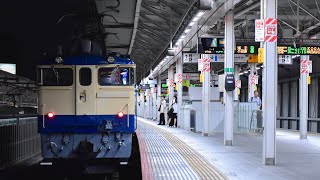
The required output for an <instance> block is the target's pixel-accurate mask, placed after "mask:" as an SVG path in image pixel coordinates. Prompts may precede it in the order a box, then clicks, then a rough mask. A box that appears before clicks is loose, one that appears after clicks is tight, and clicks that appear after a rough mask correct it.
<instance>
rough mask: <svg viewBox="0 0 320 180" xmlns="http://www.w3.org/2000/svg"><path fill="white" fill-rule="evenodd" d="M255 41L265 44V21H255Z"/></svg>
mask: <svg viewBox="0 0 320 180" xmlns="http://www.w3.org/2000/svg"><path fill="white" fill-rule="evenodd" d="M254 32H255V41H256V42H264V20H263V19H256V20H255V29H254Z"/></svg>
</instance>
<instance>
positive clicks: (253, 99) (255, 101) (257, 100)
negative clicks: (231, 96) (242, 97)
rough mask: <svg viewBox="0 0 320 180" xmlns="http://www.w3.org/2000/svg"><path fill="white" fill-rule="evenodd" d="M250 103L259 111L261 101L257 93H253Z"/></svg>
mask: <svg viewBox="0 0 320 180" xmlns="http://www.w3.org/2000/svg"><path fill="white" fill-rule="evenodd" d="M251 102H254V103H256V104H257V106H258V107H259V109H261V105H262V102H261V99H260V97H259V93H258V91H254V96H253V97H251Z"/></svg>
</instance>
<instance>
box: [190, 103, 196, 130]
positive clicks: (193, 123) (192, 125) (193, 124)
mask: <svg viewBox="0 0 320 180" xmlns="http://www.w3.org/2000/svg"><path fill="white" fill-rule="evenodd" d="M190 130H191V131H193V132H196V111H195V110H194V109H190Z"/></svg>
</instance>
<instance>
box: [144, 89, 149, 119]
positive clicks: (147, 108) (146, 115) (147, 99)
mask: <svg viewBox="0 0 320 180" xmlns="http://www.w3.org/2000/svg"><path fill="white" fill-rule="evenodd" d="M148 94H149V95H148ZM145 96H146V103H145V108H146V109H145V113H144V118H146V119H148V118H149V113H150V89H146V94H145Z"/></svg>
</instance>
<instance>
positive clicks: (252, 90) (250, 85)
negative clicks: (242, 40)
mask: <svg viewBox="0 0 320 180" xmlns="http://www.w3.org/2000/svg"><path fill="white" fill-rule="evenodd" d="M254 72H255V64H254V63H250V76H253V75H254ZM250 76H249V77H250ZM248 87H250V88H249V89H248V102H250V101H251V97H253V96H254V88H255V84H251V83H250V79H248Z"/></svg>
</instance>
